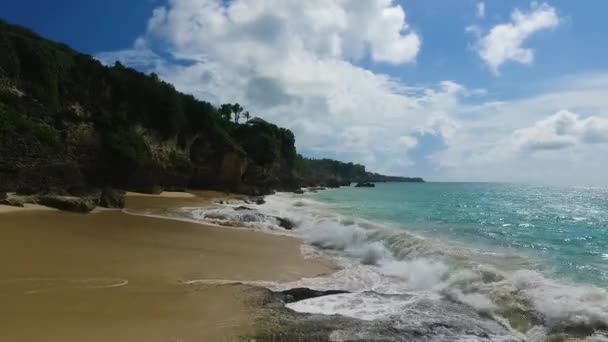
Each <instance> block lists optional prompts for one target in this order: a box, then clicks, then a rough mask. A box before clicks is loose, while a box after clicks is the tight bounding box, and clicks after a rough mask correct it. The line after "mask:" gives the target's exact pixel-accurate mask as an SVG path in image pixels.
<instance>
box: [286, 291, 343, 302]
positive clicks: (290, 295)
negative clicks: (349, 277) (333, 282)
mask: <svg viewBox="0 0 608 342" xmlns="http://www.w3.org/2000/svg"><path fill="white" fill-rule="evenodd" d="M343 293H349V292H348V291H341V290H329V291H317V290H312V289H309V288H307V287H297V288H293V289H289V290H285V291H281V292H279V294H280V296H282V300H283V302H285V303H295V302H299V301H302V300H306V299H311V298H318V297H324V296H331V295H336V294H343Z"/></svg>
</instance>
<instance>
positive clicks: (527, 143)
mask: <svg viewBox="0 0 608 342" xmlns="http://www.w3.org/2000/svg"><path fill="white" fill-rule="evenodd" d="M513 141H514V143H515V145H516V146H517V147H518V148H520V149H523V150H532V151H536V150H561V149H564V148H568V147H572V146H575V145H577V144H596V143H607V142H608V119H604V118H601V117H595V116H590V117H587V118H581V117H580V115H578V114H575V113H572V112H570V111H567V110H561V111H559V112H557V113H555V114H554V115H552V116H550V117H548V118H546V119H543V120H541V121H538V122H536V123H535V124H534V126H532V127H526V128H522V129H519V130H517V131H515V133H514V134H513Z"/></svg>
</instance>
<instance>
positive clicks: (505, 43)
mask: <svg viewBox="0 0 608 342" xmlns="http://www.w3.org/2000/svg"><path fill="white" fill-rule="evenodd" d="M559 23H560V18H559V16H558V14H557V10H556V9H555V8H553V7H551V6H549V5H547V4H546V3H543V4H540V5H539V4H537V3H535V2H533V3H532V5H531V7H530V10H529V11H521V10H519V9H516V10H514V11H513V13H512V14H511V21H510V22H508V23H504V24H499V25H496V26H494V27H493V28H492V29H491V30H489V32H487V33H486V34H485V35H483V34H480V37H479V41H478V42H477V45H476V49H477V52H478V54H479V56H480V57H481V59H482V60H483V61H484V62H485V63H486V64H487V65H488V67H489V68H490V69H491V70H492V72H494V73H495V74H499V69H500V67H501V66H502V65H503V64H504V63H506V62H509V61H512V62H517V63H521V64H530V63H532V62H533V61H534V51H533V50H532V49H531V48H526V47H524V46H523V44H524V43H525V41H526V40H527V39H528V38H530V36H532V35H533V34H535V33H537V32H540V31H543V30H550V29H554V28H555V27H557V26H558V25H559ZM467 31H472V32H478V33H479V29H478V28H476V29H473V27H470V28H467Z"/></svg>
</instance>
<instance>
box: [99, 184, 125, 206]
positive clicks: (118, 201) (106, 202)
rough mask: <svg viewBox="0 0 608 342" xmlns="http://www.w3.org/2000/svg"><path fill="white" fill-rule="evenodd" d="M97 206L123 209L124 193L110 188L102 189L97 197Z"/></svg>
mask: <svg viewBox="0 0 608 342" xmlns="http://www.w3.org/2000/svg"><path fill="white" fill-rule="evenodd" d="M99 206H100V207H104V208H118V209H122V208H124V207H125V192H124V191H122V190H116V189H112V188H104V189H103V191H102V192H101V195H100V197H99Z"/></svg>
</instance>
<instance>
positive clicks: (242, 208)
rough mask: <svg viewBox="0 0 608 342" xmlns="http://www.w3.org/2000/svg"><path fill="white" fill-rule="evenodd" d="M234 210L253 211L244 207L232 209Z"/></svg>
mask: <svg viewBox="0 0 608 342" xmlns="http://www.w3.org/2000/svg"><path fill="white" fill-rule="evenodd" d="M234 210H236V211H251V210H253V209H251V208H249V207H246V206H244V205H241V206H239V207H236V208H234Z"/></svg>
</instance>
